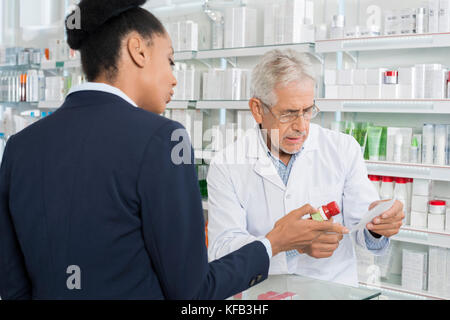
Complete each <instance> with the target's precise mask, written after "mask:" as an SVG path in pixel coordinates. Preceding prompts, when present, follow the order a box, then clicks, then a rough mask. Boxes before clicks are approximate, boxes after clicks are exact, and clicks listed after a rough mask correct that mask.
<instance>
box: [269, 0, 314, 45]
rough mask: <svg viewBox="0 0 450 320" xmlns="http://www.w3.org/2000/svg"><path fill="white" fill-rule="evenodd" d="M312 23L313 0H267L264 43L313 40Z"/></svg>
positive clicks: (273, 43)
mask: <svg viewBox="0 0 450 320" xmlns="http://www.w3.org/2000/svg"><path fill="white" fill-rule="evenodd" d="M313 24H314V3H313V1H310V0H278V1H267V2H266V6H265V9H264V45H275V44H290V43H303V42H313V41H314V26H313Z"/></svg>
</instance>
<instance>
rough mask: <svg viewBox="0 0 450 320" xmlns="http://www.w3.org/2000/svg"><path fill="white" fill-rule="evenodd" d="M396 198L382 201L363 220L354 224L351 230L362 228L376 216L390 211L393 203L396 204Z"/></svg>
mask: <svg viewBox="0 0 450 320" xmlns="http://www.w3.org/2000/svg"><path fill="white" fill-rule="evenodd" d="M394 202H395V199H392V200H390V201H387V202H381V203H380V204H379V205H377V206H376V207H375V208H373V209H372V210H370V211H368V212H367V213H366V214H365V215H364V216H363V217H362V219H361V221H360V222H359V223H358V224H357V225H355V226H353V227H352V228H351V229H350V233H351V232H355V231H358V230H362V229H364V228H365V227H366V225H367V224H368V223H369V222H371V221H372V220H373V219H374V218H375V217H378V216H380V215H381V214H382V213H383V212H385V211H388V210H389V209H390V208H391V207H392V206H393V205H394Z"/></svg>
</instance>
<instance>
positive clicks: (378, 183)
mask: <svg viewBox="0 0 450 320" xmlns="http://www.w3.org/2000/svg"><path fill="white" fill-rule="evenodd" d="M369 180H370V181H371V182H372V184H373V185H374V187H375V189H376V190H377V193H378V194H380V189H381V177H380V176H373V175H369Z"/></svg>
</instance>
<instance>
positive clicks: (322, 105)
mask: <svg viewBox="0 0 450 320" xmlns="http://www.w3.org/2000/svg"><path fill="white" fill-rule="evenodd" d="M316 104H317V106H318V107H319V109H320V110H321V111H323V112H362V113H414V114H423V113H427V114H430V113H434V114H450V99H328V98H319V99H316Z"/></svg>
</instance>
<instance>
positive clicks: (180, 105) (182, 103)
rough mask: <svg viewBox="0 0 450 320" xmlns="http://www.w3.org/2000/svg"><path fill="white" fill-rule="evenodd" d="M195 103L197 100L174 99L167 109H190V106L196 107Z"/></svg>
mask: <svg viewBox="0 0 450 320" xmlns="http://www.w3.org/2000/svg"><path fill="white" fill-rule="evenodd" d="M195 104H196V102H195V101H188V100H174V101H171V102H170V103H169V104H168V105H167V109H188V108H189V107H195Z"/></svg>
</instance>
